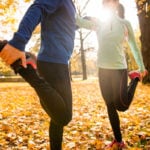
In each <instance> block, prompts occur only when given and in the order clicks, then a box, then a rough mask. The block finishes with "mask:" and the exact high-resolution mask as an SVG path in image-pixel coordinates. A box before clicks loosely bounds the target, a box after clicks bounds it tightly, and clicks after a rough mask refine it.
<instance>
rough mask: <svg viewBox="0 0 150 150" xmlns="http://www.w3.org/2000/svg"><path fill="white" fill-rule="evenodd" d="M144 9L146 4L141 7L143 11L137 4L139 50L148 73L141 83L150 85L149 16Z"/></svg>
mask: <svg viewBox="0 0 150 150" xmlns="http://www.w3.org/2000/svg"><path fill="white" fill-rule="evenodd" d="M147 1H148V0H147ZM146 7H148V2H146V3H145V4H144V5H143V6H142V8H143V9H141V6H139V5H138V4H137V8H138V12H139V11H141V13H139V15H138V18H139V24H140V30H141V37H140V40H141V50H142V55H143V60H144V65H145V67H146V69H147V70H148V72H149V73H148V75H147V76H146V77H145V78H144V80H143V83H150V15H149V13H148V12H147V8H146Z"/></svg>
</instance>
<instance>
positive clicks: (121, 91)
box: [112, 69, 128, 110]
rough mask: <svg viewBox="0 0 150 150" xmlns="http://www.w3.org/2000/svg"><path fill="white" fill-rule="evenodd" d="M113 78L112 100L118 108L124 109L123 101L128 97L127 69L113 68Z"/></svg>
mask: <svg viewBox="0 0 150 150" xmlns="http://www.w3.org/2000/svg"><path fill="white" fill-rule="evenodd" d="M112 76H113V80H112V85H113V89H112V90H113V95H112V97H113V101H114V104H115V106H116V108H117V109H118V110H124V109H125V108H126V105H125V101H126V100H127V98H128V94H127V82H128V80H127V79H128V78H127V69H119V70H115V71H114V72H113V73H112Z"/></svg>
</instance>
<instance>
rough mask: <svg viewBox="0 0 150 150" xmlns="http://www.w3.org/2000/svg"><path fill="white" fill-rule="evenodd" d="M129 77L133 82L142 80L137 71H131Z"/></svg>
mask: <svg viewBox="0 0 150 150" xmlns="http://www.w3.org/2000/svg"><path fill="white" fill-rule="evenodd" d="M128 75H129V77H130V79H131V80H133V79H136V78H137V79H139V80H140V73H139V72H138V71H136V70H134V71H130V72H129V74H128Z"/></svg>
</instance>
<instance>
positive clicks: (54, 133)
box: [49, 120, 63, 150]
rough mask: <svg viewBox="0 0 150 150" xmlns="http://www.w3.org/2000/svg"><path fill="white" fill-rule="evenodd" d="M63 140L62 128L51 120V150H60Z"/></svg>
mask: <svg viewBox="0 0 150 150" xmlns="http://www.w3.org/2000/svg"><path fill="white" fill-rule="evenodd" d="M62 138H63V126H60V125H58V124H55V122H53V120H51V122H50V127H49V139H50V147H51V150H61V149H62V148H61V147H62Z"/></svg>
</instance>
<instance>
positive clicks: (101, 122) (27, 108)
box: [0, 79, 150, 150]
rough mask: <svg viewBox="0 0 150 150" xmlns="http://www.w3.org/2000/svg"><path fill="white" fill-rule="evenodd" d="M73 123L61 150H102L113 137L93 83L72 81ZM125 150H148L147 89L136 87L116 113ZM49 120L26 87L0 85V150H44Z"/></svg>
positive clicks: (149, 93)
mask: <svg viewBox="0 0 150 150" xmlns="http://www.w3.org/2000/svg"><path fill="white" fill-rule="evenodd" d="M72 90H73V119H72V121H71V122H70V123H69V125H68V126H66V127H65V129H64V139H63V149H64V150H105V146H106V145H107V144H108V143H109V142H110V141H111V140H112V138H113V136H112V135H113V134H112V130H111V127H110V124H109V121H108V117H107V112H106V108H105V105H104V101H103V99H102V97H101V94H100V90H99V87H98V82H97V79H90V80H87V81H80V80H77V81H73V82H72ZM119 115H120V119H121V128H122V134H123V139H124V141H125V142H126V143H127V145H128V148H127V149H128V150H150V86H148V85H142V84H141V83H139V84H138V87H137V90H136V93H135V97H134V101H133V103H132V105H131V107H130V109H129V110H128V111H126V112H122V113H119ZM48 128H49V118H48V116H47V115H46V113H45V112H44V110H43V109H42V108H41V106H40V103H39V99H38V97H37V95H36V94H35V91H34V90H33V89H32V88H31V87H30V86H29V85H28V84H27V83H24V82H22V83H0V150H48V149H49V139H48Z"/></svg>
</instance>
